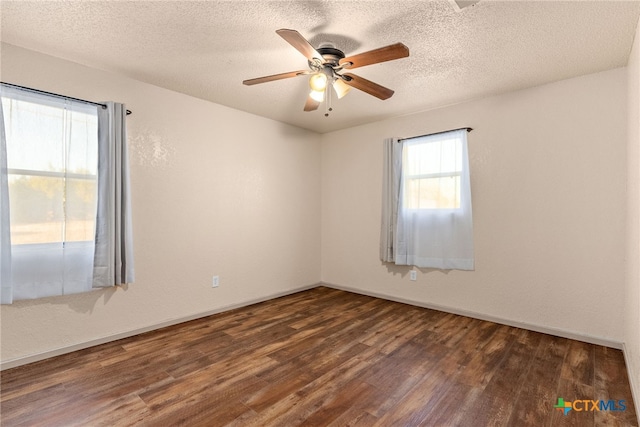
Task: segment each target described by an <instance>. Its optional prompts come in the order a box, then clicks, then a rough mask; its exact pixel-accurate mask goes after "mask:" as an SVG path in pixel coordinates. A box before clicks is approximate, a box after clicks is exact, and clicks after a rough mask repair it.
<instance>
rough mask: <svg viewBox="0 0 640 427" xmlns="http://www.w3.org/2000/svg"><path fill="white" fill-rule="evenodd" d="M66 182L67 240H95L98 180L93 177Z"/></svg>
mask: <svg viewBox="0 0 640 427" xmlns="http://www.w3.org/2000/svg"><path fill="white" fill-rule="evenodd" d="M66 184H67V189H66V200H65V208H66V225H65V241H66V242H74V241H83V240H93V239H94V237H95V230H94V225H95V216H96V194H97V188H96V186H97V182H96V180H93V179H67V180H66Z"/></svg>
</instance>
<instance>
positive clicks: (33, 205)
mask: <svg viewBox="0 0 640 427" xmlns="http://www.w3.org/2000/svg"><path fill="white" fill-rule="evenodd" d="M2 104H3V105H2V106H3V113H4V117H5V133H6V142H7V168H8V170H7V172H8V184H9V204H10V209H11V210H10V212H11V213H10V218H11V220H10V224H11V228H10V229H11V241H12V244H13V245H28V244H54V243H57V244H64V243H66V242H81V241H84V242H88V241H93V239H94V235H95V218H96V190H97V161H98V155H97V150H98V121H97V109H96V107H95V106H90V105H87V104H81V103H73V102H70V101H68V100H67V101H60V100H55V101H54V102H51V101H50V100H48V99H47V98H41V97H38V96H29V97H26V98H25V96H24V95H22V96H18V97H15V96H14V97H12V96H4V97H3V98H2Z"/></svg>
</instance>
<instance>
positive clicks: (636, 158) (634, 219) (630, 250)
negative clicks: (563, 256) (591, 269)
mask: <svg viewBox="0 0 640 427" xmlns="http://www.w3.org/2000/svg"><path fill="white" fill-rule="evenodd" d="M627 75H628V87H629V89H628V94H629V95H628V104H629V107H628V108H629V112H628V117H629V120H628V148H627V150H628V153H627V232H626V235H627V247H626V249H627V253H626V259H627V277H626V279H627V280H626V292H625V311H624V312H625V316H624V343H625V347H624V349H625V359H626V362H627V369H628V370H629V381H630V383H631V388H632V390H633V394H634V398H635V404H636V405H635V406H636V410H637V413H638V418H640V22H638V26H637V27H636V38H635V41H634V45H633V50H632V51H631V57H630V58H629V64H628V66H627Z"/></svg>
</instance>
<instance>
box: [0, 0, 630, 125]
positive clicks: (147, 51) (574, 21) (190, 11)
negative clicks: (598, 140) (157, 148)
mask: <svg viewBox="0 0 640 427" xmlns="http://www.w3.org/2000/svg"><path fill="white" fill-rule="evenodd" d="M0 8H1V9H0V12H1V14H2V21H1V24H2V41H3V42H6V43H10V44H14V45H17V46H21V47H24V48H27V49H32V50H35V51H40V52H43V53H47V54H50V55H53V56H57V57H61V58H65V59H68V60H71V61H75V62H78V63H82V64H85V65H89V66H92V67H96V68H101V69H106V70H110V71H114V72H117V73H121V74H124V75H127V76H130V77H133V78H135V79H138V80H141V81H144V82H148V83H152V84H154V85H157V86H161V87H165V88H168V89H172V90H175V91H178V92H183V93H185V94H189V95H192V96H195V97H199V98H203V99H207V100H210V101H213V102H216V103H219V104H223V105H227V106H229V107H233V108H236V109H239V110H243V111H248V112H250V113H254V114H258V115H261V116H264V117H269V118H272V119H275V120H279V121H282V122H286V123H290V124H293V125H297V126H300V127H303V128H307V129H311V130H315V131H317V132H327V131H331V130H336V129H341V128H345V127H349V126H354V125H358V124H363V123H368V122H372V121H375V120H380V119H383V118H387V117H393V116H398V115H403V114H408V113H412V112H416V111H422V110H427V109H432V108H436V107H440V106H444V105H448V104H452V103H458V102H461V101H465V100H469V99H474V98H479V97H484V96H487V95H491V94H497V93H502V92H505V91H510V90H514V89H521V88H525V87H531V86H536V85H540V84H544V83H547V82H552V81H556V80H561V79H566V78H570V77H574V76H578V75H582V74H587V73H593V72H598V71H603V70H607V69H611V68H616V67H622V66H625V65H626V64H627V60H628V57H629V53H630V49H631V46H632V43H633V35H634V32H635V26H636V24H637V22H638V16H639V14H640V0H636V1H624V2H615V1H569V2H560V1H538V2H534V1H491V0H482V1H480V2H479V3H478V4H477V5H475V6H472V7H467V8H464V9H462V10H461V11H457V10H456V9H455V8H454V7H453V4H452V2H449V1H448V0H442V1H398V0H395V1H274V2H268V1H89V0H85V1H52V2H47V1H44V2H43V1H33V2H31V1H24V0H20V1H8V0H2V1H1V2H0ZM279 28H291V29H296V30H298V31H299V32H300V33H302V34H303V35H304V36H305V37H306V38H307V39H308V40H309V41H310V42H311V43H312V44H314V45H315V46H317V45H319V44H320V43H322V42H327V41H330V42H333V43H334V44H335V45H336V46H337V47H338V48H340V49H342V50H343V51H344V52H345V53H346V54H347V55H350V54H355V53H359V52H363V51H367V50H370V49H375V48H378V47H381V46H386V45H389V44H392V43H396V42H402V43H404V44H405V45H407V46H408V47H409V49H410V52H411V56H410V57H409V58H405V59H401V60H397V61H392V62H387V63H383V64H376V65H371V66H367V67H363V68H359V69H357V70H354V73H355V74H358V75H360V76H362V77H365V78H367V79H369V80H373V81H375V82H377V83H380V84H382V85H383V86H386V87H389V88H391V89H393V90H395V95H394V96H393V97H392V98H391V99H389V100H387V101H380V100H378V99H377V98H374V97H372V96H369V95H367V94H365V93H363V92H360V91H357V90H352V91H351V93H349V94H348V95H347V96H346V97H345V98H343V99H341V100H334V102H333V112H332V114H331V115H330V117H328V118H325V117H324V107H323V106H321V107H320V108H319V109H318V111H316V112H312V113H305V112H303V111H302V108H303V106H304V102H305V99H306V96H307V93H308V83H307V79H306V78H305V77H296V78H293V79H287V80H280V81H275V82H270V83H265V84H262V85H257V86H251V87H249V86H244V85H242V80H245V79H249V78H254V77H260V76H264V75H269V74H277V73H281V72H287V71H295V70H300V69H305V68H306V67H307V64H306V59H305V58H304V57H303V56H302V55H301V54H300V53H298V52H297V51H296V50H294V49H293V48H292V47H291V46H290V45H288V44H287V43H286V42H285V41H284V40H283V39H282V38H280V37H279V36H278V35H277V34H276V33H275V30H277V29H279Z"/></svg>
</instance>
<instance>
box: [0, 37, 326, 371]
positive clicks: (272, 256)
mask: <svg viewBox="0 0 640 427" xmlns="http://www.w3.org/2000/svg"><path fill="white" fill-rule="evenodd" d="M1 78H2V80H3V81H6V82H10V83H15V84H20V85H25V86H30V87H35V88H38V89H42V90H46V91H52V92H56V93H62V94H65V95H69V96H74V97H78V98H83V99H90V100H95V101H100V100H114V101H118V102H123V103H125V104H126V105H127V108H129V109H130V110H132V111H133V114H132V115H131V116H129V117H128V119H127V123H128V129H129V141H130V144H131V146H130V153H131V159H132V163H133V166H132V186H133V188H132V193H133V212H134V218H133V220H134V228H135V230H134V238H135V258H136V279H137V281H136V283H135V284H133V285H130V286H129V287H128V288H127V289H122V288H119V289H110V290H104V291H102V290H99V291H94V292H91V293H86V294H80V295H71V296H63V297H57V298H47V299H42V300H32V301H18V302H15V303H14V304H13V305H10V306H1V307H0V314H1V321H2V326H1V328H2V354H1V358H2V362H3V367H9V366H11V361H12V360H17V359H22V362H24V361H25V360H29V358H38V355H39V354H41V353H44V354H51V353H50V352H54V353H55V351H56V350H57V349H64V348H66V347H70V346H71V347H73V346H75V345H83V344H85V343H91V342H95V340H100V339H101V338H104V337H110V336H114V335H118V334H122V333H126V332H128V331H134V330H138V329H140V328H146V327H149V326H153V325H158V324H162V323H163V322H168V321H172V320H173V319H180V318H184V317H189V316H194V315H198V314H200V313H205V312H209V311H215V310H220V309H222V308H224V307H228V306H233V305H237V304H241V303H245V302H248V301H253V300H258V299H262V298H266V297H269V296H272V295H276V294H281V293H286V292H291V291H292V290H295V289H298V288H301V287H305V286H310V285H313V284H316V283H317V282H318V281H319V280H320V261H319V259H320V213H319V212H320V200H319V197H318V194H319V193H320V141H319V136H318V135H317V134H315V133H311V132H307V131H304V130H301V129H298V128H295V127H292V126H288V125H284V124H282V123H278V122H275V121H272V120H268V119H264V118H261V117H258V116H254V115H250V114H246V113H243V112H239V111H236V110H232V109H230V108H226V107H223V106H220V105H216V104H212V103H209V102H206V101H203V100H199V99H195V98H192V97H189V96H185V95H182V94H179V93H175V92H171V91H168V90H164V89H161V88H158V87H155V86H151V85H148V84H143V83H140V82H138V81H135V80H131V79H128V78H124V77H121V76H118V75H114V74H110V73H107V72H103V71H99V70H96V69H91V68H87V67H84V66H81V65H78V64H74V63H70V62H67V61H63V60H60V59H56V58H53V57H49V56H45V55H42V54H39V53H36V52H32V51H27V50H24V49H21V48H17V47H14V46H10V45H3V46H2V75H1ZM214 274H218V275H220V279H221V284H220V287H219V288H218V289H212V288H211V280H212V276H213V275H214Z"/></svg>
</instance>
